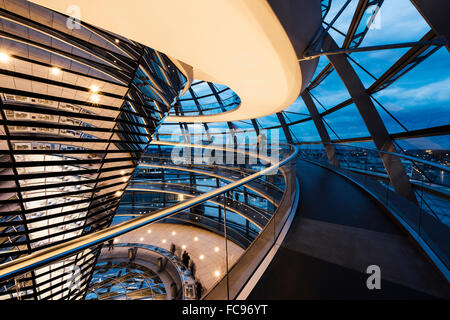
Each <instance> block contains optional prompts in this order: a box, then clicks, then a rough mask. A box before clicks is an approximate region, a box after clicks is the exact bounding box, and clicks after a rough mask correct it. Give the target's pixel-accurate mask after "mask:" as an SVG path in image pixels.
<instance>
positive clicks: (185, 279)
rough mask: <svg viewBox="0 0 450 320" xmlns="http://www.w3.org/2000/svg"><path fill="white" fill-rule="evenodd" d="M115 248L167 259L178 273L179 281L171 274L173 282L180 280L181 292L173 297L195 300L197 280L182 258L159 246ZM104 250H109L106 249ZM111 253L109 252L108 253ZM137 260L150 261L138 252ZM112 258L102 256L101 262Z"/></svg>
mask: <svg viewBox="0 0 450 320" xmlns="http://www.w3.org/2000/svg"><path fill="white" fill-rule="evenodd" d="M114 248H138V249H144V250H146V251H148V252H150V253H151V254H154V255H156V256H158V257H161V258H163V259H166V260H167V261H168V262H170V266H172V268H170V269H171V270H170V271H172V270H173V271H175V273H176V277H177V278H178V279H174V277H175V275H174V274H173V272H170V276H171V277H172V279H173V280H179V281H177V282H179V283H178V284H179V286H178V287H179V289H181V290H179V291H177V293H176V294H175V296H174V297H173V298H174V299H175V298H177V297H179V298H181V299H184V300H192V299H195V295H194V285H195V278H194V276H193V275H192V274H191V272H190V271H189V269H188V268H186V267H185V266H184V265H183V263H182V262H181V260H180V258H178V256H177V255H175V254H173V253H172V252H170V251H168V250H166V249H163V248H160V247H157V246H153V245H149V244H143V243H115V244H114ZM104 250H107V249H106V248H105V249H104ZM107 252H108V253H109V250H108V251H107ZM123 253H124V254H125V255H127V252H123ZM113 254H114V255H115V254H116V250H113ZM127 258H128V257H127ZM135 258H136V259H143V260H148V256H147V255H145V256H143V255H140V252H139V251H137V253H136V256H135ZM108 259H110V258H108V257H107V254H106V255H105V256H102V255H100V257H99V262H101V261H103V260H108ZM150 262H151V263H154V261H150ZM162 263H163V265H165V267H164V270H167V269H168V265H166V264H165V262H164V261H163V262H162Z"/></svg>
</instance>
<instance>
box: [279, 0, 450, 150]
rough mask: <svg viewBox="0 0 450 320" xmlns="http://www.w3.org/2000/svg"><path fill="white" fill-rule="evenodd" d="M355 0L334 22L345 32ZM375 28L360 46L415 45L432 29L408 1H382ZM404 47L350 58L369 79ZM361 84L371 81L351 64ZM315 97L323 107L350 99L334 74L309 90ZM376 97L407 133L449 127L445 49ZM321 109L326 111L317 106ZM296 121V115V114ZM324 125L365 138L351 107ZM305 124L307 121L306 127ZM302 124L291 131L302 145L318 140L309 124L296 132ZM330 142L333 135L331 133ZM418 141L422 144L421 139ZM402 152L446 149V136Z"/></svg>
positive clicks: (296, 107) (394, 127) (335, 7)
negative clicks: (413, 149) (408, 43)
mask: <svg viewBox="0 0 450 320" xmlns="http://www.w3.org/2000/svg"><path fill="white" fill-rule="evenodd" d="M345 2H346V1H345V0H334V1H333V2H332V8H331V10H330V13H329V14H328V16H327V18H326V21H327V22H330V21H331V19H333V17H334V16H335V14H336V13H337V12H338V11H339V10H340V8H341V7H342V5H343V4H344V3H345ZM357 3H358V1H352V2H351V3H350V5H349V6H348V7H347V8H346V9H345V11H344V12H343V14H342V16H341V17H340V18H339V19H338V20H337V21H336V22H335V25H334V26H335V27H336V28H337V29H339V30H341V31H342V32H344V33H345V32H346V31H347V29H348V26H349V24H350V21H351V18H352V15H353V12H354V10H355V8H356V5H357ZM375 24H376V27H375V28H373V29H371V30H369V32H368V33H367V36H366V37H365V39H364V41H363V42H362V44H361V46H362V47H363V46H372V45H380V44H391V43H401V42H410V41H418V40H419V39H420V38H421V37H422V36H424V35H425V34H426V33H427V32H428V31H429V30H430V27H429V26H428V24H427V23H426V22H425V20H424V19H423V18H422V17H421V15H420V14H419V13H418V12H417V10H416V9H415V8H414V6H413V5H412V4H411V2H410V1H409V0H385V1H384V3H383V5H382V7H381V9H380V11H379V13H378V19H376V20H375ZM330 33H331V34H332V36H333V37H334V38H335V40H336V41H337V42H338V44H341V43H342V41H343V39H344V37H343V36H342V35H340V34H339V33H337V32H334V31H331V32H330ZM407 50H408V49H407V48H406V49H394V50H392V49H391V50H383V51H373V52H364V53H354V54H352V55H351V57H352V58H353V59H355V60H356V61H357V62H358V63H359V64H360V65H362V66H364V68H366V69H367V70H368V71H369V72H370V73H371V74H372V75H374V76H375V77H379V76H380V75H382V74H383V73H384V72H385V71H386V70H387V69H388V68H389V67H390V66H391V65H392V64H393V63H394V62H395V61H396V60H397V59H398V58H399V57H401V56H402V55H403V54H404V53H405V52H406V51H407ZM327 63H328V60H327V58H326V57H323V58H321V59H320V62H319V68H318V70H319V71H320V70H321V67H323V66H325V65H326V64H327ZM353 67H354V68H355V70H356V72H357V73H358V75H359V76H360V78H361V79H362V81H363V83H364V85H365V86H366V87H369V86H370V85H371V84H372V83H373V81H374V79H373V78H372V77H371V76H369V75H368V74H367V73H365V72H364V71H362V70H361V69H360V68H359V67H358V66H357V65H356V64H353ZM312 93H313V94H314V96H315V97H316V98H317V99H318V100H319V101H320V103H321V104H323V105H324V107H325V108H326V109H328V108H330V107H333V106H334V105H336V104H338V103H339V102H342V101H344V100H345V99H347V98H349V95H348V93H347V91H346V89H345V87H344V85H343V84H342V82H341V81H340V79H339V77H338V76H337V74H336V72H333V74H331V75H330V76H329V77H328V78H327V79H326V80H325V81H324V82H323V83H322V84H321V85H320V86H319V87H317V88H316V89H314V90H313V91H312ZM374 97H375V98H376V99H377V100H378V101H379V102H380V103H382V104H383V105H384V107H385V108H386V109H388V110H389V112H391V113H392V114H393V115H394V116H395V117H396V118H397V119H398V120H399V121H400V122H401V123H402V124H403V125H404V126H405V127H406V128H407V129H408V130H416V129H422V128H428V127H433V126H441V125H447V124H449V123H450V111H449V110H450V109H449V102H450V54H449V52H448V51H447V49H446V48H441V49H439V50H438V51H437V52H436V53H434V54H433V55H432V56H431V57H429V58H428V59H427V60H425V61H424V62H422V63H421V64H419V65H418V66H417V67H416V68H414V69H413V70H412V71H410V72H409V73H407V74H406V75H404V76H403V77H402V78H400V79H399V80H398V81H397V82H395V83H394V84H393V85H391V86H390V87H388V88H387V89H385V90H383V91H381V92H379V93H377V94H375V95H374ZM318 108H319V110H320V111H323V110H324V109H323V108H322V107H321V106H320V105H318ZM288 110H290V111H294V112H300V113H307V111H306V107H305V106H304V104H303V102H302V101H301V100H297V101H296V102H295V103H294V104H293V105H292V106H291V107H289V108H288ZM379 112H380V114H381V116H382V118H383V120H384V121H385V124H386V127H387V128H388V130H389V132H392V133H394V132H402V131H404V130H403V129H402V127H401V126H399V125H398V124H397V123H396V122H395V121H394V120H393V119H392V118H391V117H390V116H389V115H388V114H387V113H386V112H385V111H384V110H382V109H381V108H379ZM297 117H298V118H300V116H297ZM325 119H326V121H327V122H328V124H329V125H330V126H331V127H332V128H333V129H334V131H335V132H336V133H337V135H338V136H339V137H340V138H350V137H358V136H366V135H368V133H367V130H366V129H365V127H364V124H363V122H362V119H361V117H360V116H359V114H358V112H357V109H356V107H355V106H354V105H351V106H349V107H346V108H344V109H341V110H340V111H338V112H335V113H333V114H331V115H329V116H327V117H325ZM305 124H306V123H305ZM302 126H304V124H300V125H298V126H295V127H294V133H295V134H296V136H297V137H298V138H299V139H300V140H303V141H312V140H317V133H316V132H314V130H310V128H308V127H311V126H310V125H306V126H304V127H305V128H300V127H302ZM330 134H331V136H332V138H336V136H335V135H334V134H333V133H332V132H330ZM419 140H420V141H419ZM401 144H402V146H403V147H405V148H414V147H423V146H424V145H433V146H434V147H436V148H447V149H449V148H450V142H449V137H448V136H446V137H440V138H427V139H415V141H409V142H408V143H406V141H405V140H403V141H402V143H401Z"/></svg>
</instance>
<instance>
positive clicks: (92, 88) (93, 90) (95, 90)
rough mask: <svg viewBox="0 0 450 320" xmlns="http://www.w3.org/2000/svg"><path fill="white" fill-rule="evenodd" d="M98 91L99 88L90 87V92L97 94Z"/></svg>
mask: <svg viewBox="0 0 450 320" xmlns="http://www.w3.org/2000/svg"><path fill="white" fill-rule="evenodd" d="M99 91H100V89H99V87H97V86H96V85H92V86H91V92H93V93H97V92H99Z"/></svg>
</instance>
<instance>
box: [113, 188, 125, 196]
mask: <svg viewBox="0 0 450 320" xmlns="http://www.w3.org/2000/svg"><path fill="white" fill-rule="evenodd" d="M122 193H123V191H120V190H119V191H116V193H114V195H115V196H116V197H120V196H121V195H122Z"/></svg>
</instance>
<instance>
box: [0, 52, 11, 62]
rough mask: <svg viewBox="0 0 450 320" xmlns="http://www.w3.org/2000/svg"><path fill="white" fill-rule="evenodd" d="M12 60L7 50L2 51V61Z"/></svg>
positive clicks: (0, 60)
mask: <svg viewBox="0 0 450 320" xmlns="http://www.w3.org/2000/svg"><path fill="white" fill-rule="evenodd" d="M9 60H11V56H10V55H9V54H7V53H5V52H0V62H2V63H7V62H9Z"/></svg>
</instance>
